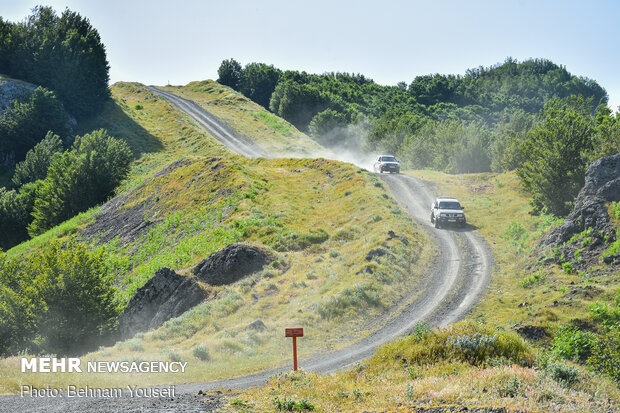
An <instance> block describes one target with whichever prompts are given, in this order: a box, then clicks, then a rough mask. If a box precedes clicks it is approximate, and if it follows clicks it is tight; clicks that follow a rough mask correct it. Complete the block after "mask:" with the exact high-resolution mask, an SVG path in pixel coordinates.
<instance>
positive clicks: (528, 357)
mask: <svg viewBox="0 0 620 413" xmlns="http://www.w3.org/2000/svg"><path fill="white" fill-rule="evenodd" d="M498 358H504V359H506V360H509V361H510V363H513V364H519V365H525V366H529V365H532V364H533V362H534V355H533V351H532V349H531V348H530V347H529V346H528V345H527V343H525V342H524V341H523V339H522V338H521V337H519V336H518V335H517V334H516V333H513V332H505V331H494V330H493V329H491V328H488V327H485V326H482V325H480V324H475V323H466V322H461V323H456V324H453V325H451V326H449V327H447V328H444V329H437V330H430V331H428V332H424V331H422V332H420V333H419V334H413V335H411V336H408V337H404V338H402V339H400V340H397V341H395V342H392V343H389V344H386V345H383V346H382V347H381V348H379V350H377V354H376V355H375V356H374V357H373V359H372V360H373V362H374V363H377V362H384V360H400V361H401V362H402V360H404V361H406V363H407V365H419V366H422V365H426V364H432V363H437V362H440V361H454V362H457V361H460V362H465V363H468V364H472V365H486V364H488V362H489V360H492V359H498Z"/></svg>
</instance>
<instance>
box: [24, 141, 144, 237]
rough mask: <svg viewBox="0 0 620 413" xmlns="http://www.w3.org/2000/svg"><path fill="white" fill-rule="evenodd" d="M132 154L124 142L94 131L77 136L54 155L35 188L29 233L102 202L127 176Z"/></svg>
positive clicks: (34, 232) (37, 232) (53, 224)
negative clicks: (35, 196) (70, 146)
mask: <svg viewBox="0 0 620 413" xmlns="http://www.w3.org/2000/svg"><path fill="white" fill-rule="evenodd" d="M131 160H132V153H131V151H130V149H129V147H128V146H127V144H126V143H125V142H124V141H120V140H117V139H114V138H112V137H110V136H108V134H107V132H106V131H104V130H97V131H94V132H92V133H90V134H87V135H84V136H82V137H80V136H78V137H77V138H76V139H75V142H74V143H73V147H72V149H71V150H70V151H67V152H65V153H63V154H62V156H59V157H57V158H55V159H54V160H53V162H52V164H51V165H50V167H49V170H48V174H47V177H46V178H45V180H44V181H43V182H42V183H41V186H40V187H39V190H38V191H37V198H36V200H35V203H34V209H33V212H32V215H33V217H34V219H33V221H32V223H31V224H30V226H29V227H28V232H29V233H30V234H31V235H38V234H41V233H42V232H44V231H46V230H48V229H50V228H52V227H53V226H55V225H57V224H59V223H60V222H62V221H64V220H66V219H68V218H70V217H72V216H74V215H76V214H77V213H79V212H82V211H85V210H87V209H88V208H90V207H91V206H94V205H96V204H98V203H100V202H103V201H105V200H106V199H107V198H108V197H109V196H110V195H112V193H113V191H114V188H116V186H117V185H118V184H119V183H120V182H121V181H122V180H123V179H124V178H125V177H126V176H127V173H128V172H129V163H130V161H131Z"/></svg>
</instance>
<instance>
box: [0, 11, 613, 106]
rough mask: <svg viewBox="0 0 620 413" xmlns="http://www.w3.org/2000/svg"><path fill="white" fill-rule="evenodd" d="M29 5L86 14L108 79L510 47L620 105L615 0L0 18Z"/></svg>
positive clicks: (492, 54) (406, 58) (439, 57)
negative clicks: (40, 11)
mask: <svg viewBox="0 0 620 413" xmlns="http://www.w3.org/2000/svg"><path fill="white" fill-rule="evenodd" d="M37 4H43V5H49V6H52V7H54V8H55V9H56V11H57V12H59V13H60V12H62V10H64V9H65V8H66V7H68V8H69V9H71V10H74V11H78V12H79V13H80V14H81V15H82V16H85V17H88V18H89V19H90V21H91V23H92V24H93V26H94V27H96V28H97V30H98V31H99V33H100V34H101V37H102V39H103V42H104V44H105V45H106V48H107V54H108V60H109V62H110V66H111V69H110V77H111V81H112V83H113V82H117V81H121V80H122V81H137V82H141V83H145V84H155V85H163V84H167V83H170V84H186V83H188V82H190V81H192V80H204V79H217V68H218V67H219V65H220V63H221V61H222V60H223V59H227V58H231V57H232V58H235V59H236V60H238V61H239V62H240V63H241V64H243V65H245V64H246V63H250V62H264V63H269V64H274V65H275V66H276V67H279V68H281V69H295V70H305V71H307V72H310V73H323V72H328V71H341V72H355V73H362V74H364V75H366V76H368V77H370V78H372V79H374V80H375V81H376V82H377V83H380V84H384V85H394V84H396V83H397V82H399V81H405V82H407V84H409V83H410V82H411V81H412V80H413V79H414V78H415V76H418V75H424V74H429V73H443V74H464V73H465V70H467V69H468V68H473V67H477V66H480V65H483V66H489V65H493V64H496V63H499V62H503V61H504V60H505V59H506V57H508V56H511V57H513V58H516V59H518V60H520V61H521V60H524V59H528V58H530V57H532V58H547V59H550V60H552V61H553V62H555V63H557V64H562V65H564V66H566V68H567V69H568V70H569V71H570V72H571V73H572V74H575V75H579V76H586V77H589V78H592V79H594V80H596V81H597V82H598V83H599V84H600V85H601V86H603V87H604V88H605V89H606V90H607V93H608V94H609V97H610V106H611V107H612V108H613V109H616V108H617V107H618V106H619V105H620V70H619V69H620V47H619V45H618V42H619V41H620V24H618V19H619V18H620V2H618V1H613V0H608V1H602V0H601V1H596V0H592V1H567V0H563V1H545V0H536V1H530V0H525V1H523V0H522V1H501V0H500V1H498V0H489V1H482V0H480V1H478V0H469V1H437V0H435V1H424V2H423V1H391V0H381V1H376V2H369V1H335V0H332V1H323V0H318V1H312V2H310V1H295V0H288V1H271V0H269V1H267V0H266V1H235V0H218V1H210V0H209V1H206V0H205V1H189V0H188V1H184V0H176V1H170V0H167V1H163V0H150V1H132V0H124V1H118V0H106V1H96V0H93V1H84V0H64V1H59V0H48V1H46V2H43V3H41V2H40V1H31V0H20V1H15V0H9V1H7V0H0V15H1V16H2V17H3V18H4V19H5V20H10V21H21V20H23V19H24V18H25V17H26V16H28V15H29V14H30V10H31V9H32V8H33V7H34V6H35V5H37Z"/></svg>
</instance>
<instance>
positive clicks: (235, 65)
mask: <svg viewBox="0 0 620 413" xmlns="http://www.w3.org/2000/svg"><path fill="white" fill-rule="evenodd" d="M217 74H218V76H219V77H218V79H217V81H218V83H220V84H222V85H226V86H230V87H231V88H233V89H235V90H239V82H240V81H241V76H243V69H242V68H241V64H239V62H237V61H236V60H235V59H227V60H223V61H222V63H221V64H220V67H219V69H217Z"/></svg>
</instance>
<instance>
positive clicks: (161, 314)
mask: <svg viewBox="0 0 620 413" xmlns="http://www.w3.org/2000/svg"><path fill="white" fill-rule="evenodd" d="M206 297H207V293H206V291H205V290H204V289H203V288H202V287H200V285H199V284H198V283H197V282H196V281H195V280H193V279H192V278H190V277H184V276H182V275H179V274H177V273H176V272H174V271H172V270H171V269H169V268H162V269H160V270H158V271H157V272H156V273H155V276H154V277H153V278H151V279H150V280H149V281H148V282H147V283H146V284H145V285H144V287H141V288H139V289H138V291H136V294H135V295H134V296H133V297H132V298H131V300H130V301H129V303H128V304H127V307H126V308H125V310H124V311H123V314H121V316H120V319H119V333H120V335H121V338H122V339H128V338H131V337H133V336H134V335H135V334H136V333H138V332H142V331H148V330H152V329H154V328H157V327H159V326H161V325H162V324H163V323H164V322H166V321H168V320H169V319H171V318H173V317H178V316H180V315H181V314H183V313H184V312H186V311H187V310H189V309H191V308H192V307H194V306H196V305H197V304H200V303H201V302H202V301H204V299H205V298H206Z"/></svg>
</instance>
